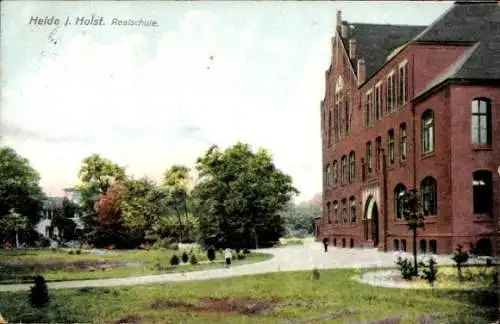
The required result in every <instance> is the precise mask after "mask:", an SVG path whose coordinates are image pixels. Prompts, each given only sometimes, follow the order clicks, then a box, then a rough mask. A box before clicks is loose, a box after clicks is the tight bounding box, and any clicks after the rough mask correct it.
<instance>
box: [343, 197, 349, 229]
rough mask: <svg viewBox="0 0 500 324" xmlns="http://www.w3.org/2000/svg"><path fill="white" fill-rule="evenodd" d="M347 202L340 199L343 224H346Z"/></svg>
mask: <svg viewBox="0 0 500 324" xmlns="http://www.w3.org/2000/svg"><path fill="white" fill-rule="evenodd" d="M347 220H348V218H347V200H346V199H345V198H344V199H342V222H343V223H344V224H347Z"/></svg>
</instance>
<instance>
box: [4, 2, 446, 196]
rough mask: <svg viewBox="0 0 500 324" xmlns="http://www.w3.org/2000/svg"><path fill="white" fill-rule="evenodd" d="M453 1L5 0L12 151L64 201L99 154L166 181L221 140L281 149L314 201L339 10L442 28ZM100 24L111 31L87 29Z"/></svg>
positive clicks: (357, 18) (284, 164)
mask: <svg viewBox="0 0 500 324" xmlns="http://www.w3.org/2000/svg"><path fill="white" fill-rule="evenodd" d="M450 5H451V2H443V1H439V2H427V1H426V2H418V1H411V2H396V1H388V2H382V1H378V2H369V1H360V2H356V1H348V2H319V1H318V2H263V1H257V2H250V1H247V2H245V1H235V2H178V1H175V2H169V1H151V2H146V1H142V2H133V1H125V2H115V1H105V2H98V1H75V2H73V1H71V2H70V1H64V2H63V1H59V2H51V1H33V2H30V1H2V2H1V9H2V10H1V33H2V34H1V47H0V49H1V93H0V136H1V137H0V145H5V146H10V147H13V148H14V149H15V150H16V151H17V152H18V153H19V154H21V155H22V156H24V157H26V158H27V159H28V160H29V161H30V163H31V165H32V166H33V167H34V168H35V169H36V170H37V171H38V172H39V173H40V175H41V185H42V187H43V188H44V190H45V191H46V192H47V193H48V194H49V195H60V194H61V193H62V192H61V189H62V188H66V187H71V186H73V185H75V184H77V183H78V178H77V174H78V169H79V168H80V166H81V162H82V160H83V159H84V158H85V157H87V156H89V155H91V154H93V153H97V154H100V155H102V156H103V157H106V158H109V159H111V160H113V161H114V162H116V163H118V164H119V165H121V166H124V167H126V170H127V173H128V174H131V175H134V176H137V177H141V176H148V177H150V178H152V179H155V180H157V179H159V177H160V176H161V174H162V173H163V172H164V171H165V170H166V169H167V168H168V167H169V166H171V165H173V164H185V165H187V166H189V167H192V166H194V163H195V160H196V158H197V157H199V156H201V155H203V154H204V153H205V152H206V150H207V149H208V148H209V146H211V145H212V144H216V145H218V146H219V147H221V148H225V147H227V146H229V145H232V144H234V143H236V141H242V142H245V143H248V144H250V145H251V146H252V147H254V148H257V147H263V148H266V149H268V150H269V151H270V152H271V153H272V155H273V158H274V162H275V164H276V166H277V167H278V168H279V169H281V170H282V171H284V172H286V173H288V174H290V175H291V176H292V177H293V180H294V185H295V186H296V188H298V189H299V191H300V192H301V193H300V195H299V196H298V197H297V199H298V200H308V199H310V198H312V197H313V196H314V195H315V194H317V193H319V192H321V190H322V188H321V186H322V171H321V169H322V167H321V163H322V161H321V159H322V154H321V131H320V101H321V99H322V98H323V96H324V89H325V80H324V76H325V70H326V69H327V68H328V66H329V63H330V57H331V49H330V46H331V40H330V39H331V37H332V36H333V35H334V34H333V33H334V26H335V23H336V12H337V10H341V11H342V18H343V19H344V20H347V21H349V22H357V23H363V22H364V23H381V24H407V25H412V24H413V25H428V24H430V23H432V21H433V20H435V19H436V18H438V17H439V16H440V15H441V14H442V13H443V12H444V11H445V10H446V9H447V8H449V6H450ZM92 15H94V16H95V17H96V18H97V17H103V22H104V23H105V25H97V26H93V25H89V26H85V25H75V23H74V22H75V19H76V18H77V17H90V16H92ZM32 17H34V18H36V17H39V18H44V17H48V18H50V17H55V18H59V19H60V21H59V25H57V26H56V25H35V24H30V20H31V18H32ZM67 17H68V18H69V19H70V20H69V21H70V22H73V24H72V25H65V24H64V23H65V21H66V18H67ZM114 18H116V19H134V20H135V19H141V18H142V19H143V20H154V21H156V22H157V26H155V27H153V26H149V27H143V26H123V25H121V26H117V25H112V24H111V23H112V21H113V19H114Z"/></svg>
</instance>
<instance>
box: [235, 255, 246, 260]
mask: <svg viewBox="0 0 500 324" xmlns="http://www.w3.org/2000/svg"><path fill="white" fill-rule="evenodd" d="M237 258H238V260H243V259H245V255H244V254H238V257H237Z"/></svg>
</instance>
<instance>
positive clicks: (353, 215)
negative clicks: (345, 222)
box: [349, 197, 356, 224]
mask: <svg viewBox="0 0 500 324" xmlns="http://www.w3.org/2000/svg"><path fill="white" fill-rule="evenodd" d="M349 210H350V212H351V223H353V224H354V223H356V200H355V199H354V197H351V198H349Z"/></svg>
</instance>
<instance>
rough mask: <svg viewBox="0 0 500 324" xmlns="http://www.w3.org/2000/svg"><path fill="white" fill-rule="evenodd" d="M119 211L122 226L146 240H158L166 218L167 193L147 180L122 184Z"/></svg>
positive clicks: (128, 181) (129, 181)
mask: <svg viewBox="0 0 500 324" xmlns="http://www.w3.org/2000/svg"><path fill="white" fill-rule="evenodd" d="M123 189H124V190H123V194H122V201H121V209H122V216H123V221H124V225H125V226H127V227H128V228H130V229H132V230H135V231H139V232H142V233H144V234H145V235H146V237H147V238H158V237H159V236H162V233H163V231H164V228H163V224H164V223H165V218H166V217H167V216H168V206H167V193H166V192H165V190H163V189H162V188H160V187H158V186H157V185H156V184H155V183H154V182H153V181H151V180H150V179H148V178H141V179H137V180H136V179H129V180H127V181H125V182H124V187H123Z"/></svg>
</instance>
